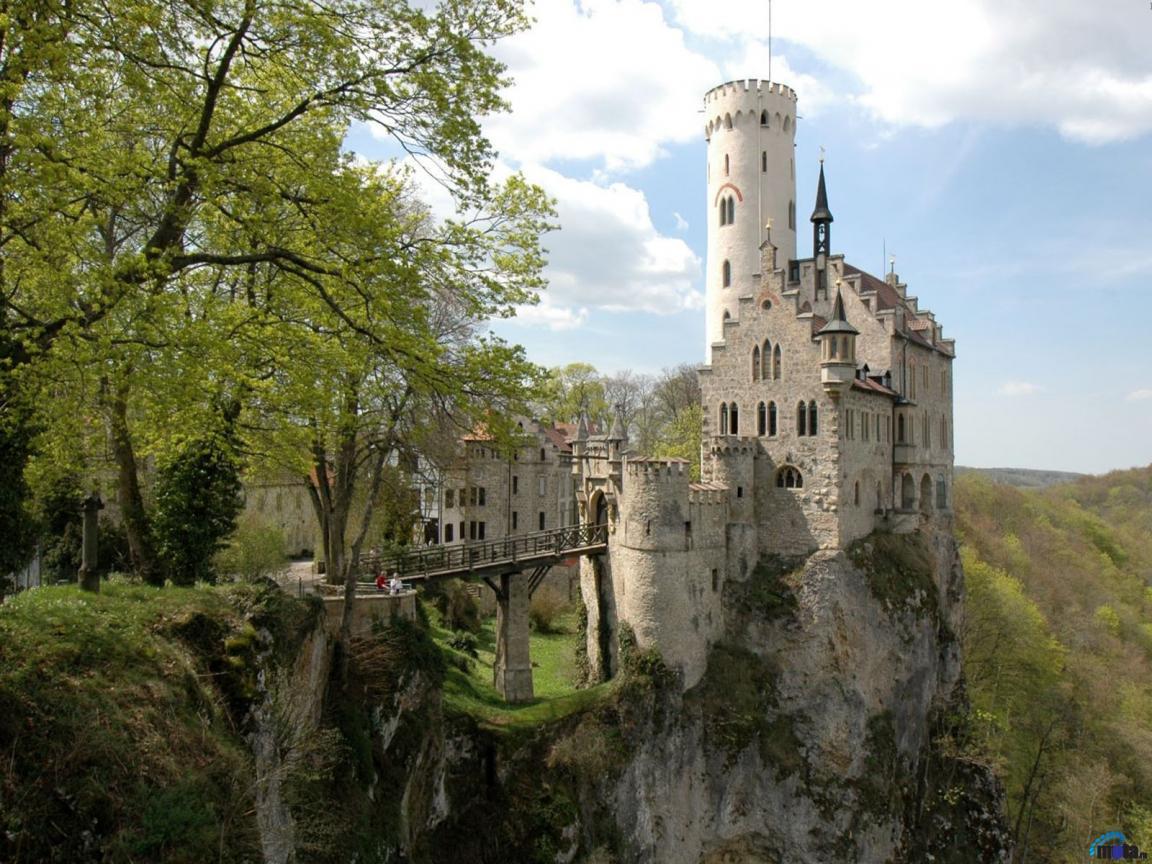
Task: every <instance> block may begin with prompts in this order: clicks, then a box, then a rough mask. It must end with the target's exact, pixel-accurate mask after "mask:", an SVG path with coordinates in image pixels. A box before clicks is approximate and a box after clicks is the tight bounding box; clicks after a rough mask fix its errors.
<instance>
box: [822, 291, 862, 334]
mask: <svg viewBox="0 0 1152 864" xmlns="http://www.w3.org/2000/svg"><path fill="white" fill-rule="evenodd" d="M859 332H860V331H859V330H857V329H856V328H855V327H853V326H852V325H851V324H849V323H848V319H847V318H845V317H844V296H843V295H842V294H841V293H840V288H839V287H837V288H836V302H835V304H833V306H832V320H831V321H829V322H828V323H827V324H825V325H824V326H823V327H821V328H820V329H819V330H818V331H817V332H816V335H817V336H823V335H824V334H825V333H850V334H852V335H853V336H855V335H856V334H858V333H859Z"/></svg>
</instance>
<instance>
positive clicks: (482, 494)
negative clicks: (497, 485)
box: [479, 486, 485, 507]
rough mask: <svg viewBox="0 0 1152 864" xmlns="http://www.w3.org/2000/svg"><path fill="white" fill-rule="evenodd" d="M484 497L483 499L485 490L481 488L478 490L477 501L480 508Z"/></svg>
mask: <svg viewBox="0 0 1152 864" xmlns="http://www.w3.org/2000/svg"><path fill="white" fill-rule="evenodd" d="M484 497H485V489H484V487H483V486H481V487H480V490H479V501H480V506H481V507H483V506H484Z"/></svg>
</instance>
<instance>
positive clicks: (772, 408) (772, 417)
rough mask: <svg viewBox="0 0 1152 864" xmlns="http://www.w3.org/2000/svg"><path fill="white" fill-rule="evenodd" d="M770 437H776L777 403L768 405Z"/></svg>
mask: <svg viewBox="0 0 1152 864" xmlns="http://www.w3.org/2000/svg"><path fill="white" fill-rule="evenodd" d="M768 437H769V438H775V437H776V403H775V402H769V403H768Z"/></svg>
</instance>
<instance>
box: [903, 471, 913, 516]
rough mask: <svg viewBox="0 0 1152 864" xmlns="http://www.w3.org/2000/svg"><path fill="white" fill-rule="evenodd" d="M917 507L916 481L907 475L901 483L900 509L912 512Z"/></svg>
mask: <svg viewBox="0 0 1152 864" xmlns="http://www.w3.org/2000/svg"><path fill="white" fill-rule="evenodd" d="M915 506H916V481H914V480H913V479H912V475H911V474H905V475H904V477H903V479H901V481H900V509H902V510H912V509H913V508H915Z"/></svg>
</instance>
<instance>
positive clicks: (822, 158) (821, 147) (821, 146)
mask: <svg viewBox="0 0 1152 864" xmlns="http://www.w3.org/2000/svg"><path fill="white" fill-rule="evenodd" d="M820 164H821V165H823V164H824V145H823V144H821V145H820Z"/></svg>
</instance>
